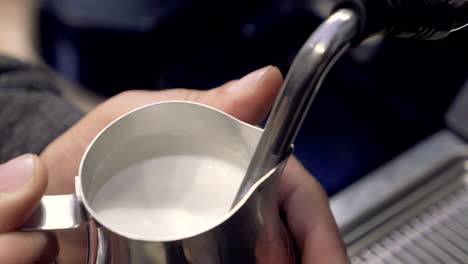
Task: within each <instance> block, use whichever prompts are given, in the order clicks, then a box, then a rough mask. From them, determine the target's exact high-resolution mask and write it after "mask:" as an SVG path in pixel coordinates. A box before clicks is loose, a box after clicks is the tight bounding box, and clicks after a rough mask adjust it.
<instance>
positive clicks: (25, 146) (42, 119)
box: [0, 56, 83, 163]
mask: <svg viewBox="0 0 468 264" xmlns="http://www.w3.org/2000/svg"><path fill="white" fill-rule="evenodd" d="M60 83H61V82H58V79H57V76H56V75H55V74H54V73H53V72H52V71H51V70H49V69H47V68H45V67H42V66H36V65H31V64H27V63H24V62H21V61H18V60H16V59H13V58H10V57H5V56H0V163H3V162H5V161H7V160H9V159H11V158H13V157H16V156H18V155H21V154H23V153H37V154H39V153H40V152H41V151H42V150H43V149H44V148H45V147H46V146H47V145H48V144H49V143H50V142H51V141H52V140H54V139H55V138H57V137H58V136H59V135H60V134H61V133H63V132H64V131H65V130H66V129H68V128H69V127H70V126H71V125H73V124H74V123H75V122H76V121H78V120H79V119H80V118H81V117H82V116H83V113H82V112H81V111H80V110H78V109H77V108H76V107H74V106H73V105H71V104H70V103H68V102H67V101H65V100H64V99H63V98H62V97H61V96H60V87H59V85H60Z"/></svg>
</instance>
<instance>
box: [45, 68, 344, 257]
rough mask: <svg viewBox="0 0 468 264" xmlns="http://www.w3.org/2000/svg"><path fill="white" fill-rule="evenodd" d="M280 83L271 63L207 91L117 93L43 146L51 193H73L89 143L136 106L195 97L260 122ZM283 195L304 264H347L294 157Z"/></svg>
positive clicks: (325, 210) (321, 195) (313, 185)
mask: <svg viewBox="0 0 468 264" xmlns="http://www.w3.org/2000/svg"><path fill="white" fill-rule="evenodd" d="M281 83H282V77H281V73H280V72H279V71H278V69H276V68H274V67H268V68H263V69H261V70H258V71H256V72H254V73H251V74H249V75H247V76H246V77H244V78H242V79H240V80H237V81H232V82H229V83H227V84H225V85H223V86H221V87H219V88H216V89H212V90H209V91H195V90H183V89H175V90H165V91H158V92H150V91H128V92H124V93H122V94H119V95H117V96H115V97H113V98H111V99H109V100H107V101H106V102H104V103H103V104H101V105H100V106H98V107H97V108H96V109H94V110H93V111H91V112H90V113H89V114H88V115H86V116H85V117H84V118H83V119H82V120H81V121H80V122H78V123H77V124H76V125H74V126H73V127H72V128H70V129H69V130H68V131H67V132H65V133H64V134H63V135H62V136H60V137H59V138H57V139H56V140H55V141H54V142H52V143H51V144H50V145H49V146H48V147H47V148H46V149H45V150H44V152H43V153H42V155H41V157H42V158H43V159H44V161H45V163H46V166H47V168H48V169H49V185H48V188H47V192H48V193H49V194H64V193H71V192H73V190H74V186H73V184H74V181H73V179H74V176H76V175H77V174H78V167H79V162H80V160H81V158H82V156H83V154H84V152H85V150H86V148H87V147H88V145H89V144H90V142H91V141H92V140H93V138H94V137H95V136H96V135H97V134H98V133H99V132H100V131H101V130H102V129H103V128H104V127H106V126H107V125H108V124H109V123H110V122H112V121H113V120H115V119H116V118H118V117H119V116H121V115H123V114H125V113H127V112H129V111H131V110H133V109H136V108H138V107H141V106H144V105H147V104H151V103H155V102H160V101H167V100H186V101H195V102H199V103H203V104H206V105H210V106H212V107H214V108H217V109H219V110H221V111H224V112H226V113H228V114H230V115H232V116H235V117H237V118H238V119H240V120H243V121H245V122H248V123H251V124H257V123H259V122H260V121H261V120H262V119H263V118H264V117H265V116H266V114H267V113H268V111H269V109H270V108H271V106H272V104H273V102H274V100H275V98H276V95H277V93H278V91H279V89H280V87H281ZM279 196H280V199H279V206H281V207H282V208H283V209H284V211H285V212H286V215H287V222H288V225H289V229H290V230H291V232H292V234H293V236H294V239H295V240H296V242H297V245H298V246H299V248H300V249H301V251H302V252H303V256H302V259H303V263H345V262H346V257H345V253H344V248H343V245H342V243H341V240H340V237H339V232H338V229H337V227H336V224H335V222H334V220H333V217H332V214H331V212H330V209H329V207H328V200H327V197H326V194H325V192H324V191H323V189H322V188H321V187H320V185H319V183H318V182H317V181H315V179H314V178H313V177H312V176H311V175H310V174H309V173H308V172H307V171H306V170H305V169H304V168H303V167H302V166H301V165H300V163H299V162H298V161H297V160H296V159H295V158H292V159H291V160H290V162H289V163H288V165H287V167H286V169H285V171H284V173H283V175H282V178H281V180H280V195H279ZM66 263H71V260H70V261H66Z"/></svg>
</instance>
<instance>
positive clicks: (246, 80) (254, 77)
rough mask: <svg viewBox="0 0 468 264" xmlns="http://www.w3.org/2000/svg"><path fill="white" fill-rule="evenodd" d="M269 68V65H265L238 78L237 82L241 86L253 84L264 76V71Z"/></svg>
mask: <svg viewBox="0 0 468 264" xmlns="http://www.w3.org/2000/svg"><path fill="white" fill-rule="evenodd" d="M270 68H271V66H266V67H263V68H261V69H258V70H256V71H254V72H251V73H249V74H247V75H246V76H244V77H242V79H240V80H239V84H241V85H242V86H251V85H255V84H256V83H257V82H259V81H260V80H261V79H262V78H263V76H265V73H267V72H268V70H269V69H270Z"/></svg>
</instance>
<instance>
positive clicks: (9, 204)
mask: <svg viewBox="0 0 468 264" xmlns="http://www.w3.org/2000/svg"><path fill="white" fill-rule="evenodd" d="M0 174H1V177H0V178H1V179H2V182H1V183H3V184H4V185H9V186H10V189H7V191H3V192H1V191H0V212H2V214H0V233H2V232H7V231H11V230H14V229H16V228H18V227H19V226H21V225H22V224H23V223H24V222H25V221H26V219H27V218H28V217H29V216H30V215H31V214H32V213H33V212H34V209H35V208H36V206H37V204H38V203H39V201H40V199H41V198H42V196H43V194H44V191H45V189H46V187H47V170H46V168H45V166H44V164H43V163H42V161H41V160H40V159H39V157H38V156H37V155H34V154H26V155H23V156H20V157H18V158H16V159H14V160H12V161H10V162H7V163H5V164H3V165H2V169H1V170H0ZM26 175H27V176H26ZM18 181H19V182H20V183H19V182H18ZM1 183H0V184H1ZM11 186H16V187H14V189H11V188H13V187H11Z"/></svg>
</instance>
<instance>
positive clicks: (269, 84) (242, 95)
mask: <svg viewBox="0 0 468 264" xmlns="http://www.w3.org/2000/svg"><path fill="white" fill-rule="evenodd" d="M282 83H283V77H282V75H281V72H280V71H279V70H278V68H276V67H273V66H268V67H265V68H262V69H259V70H257V71H254V72H252V73H250V74H248V75H246V76H244V77H243V78H242V79H240V80H238V81H232V82H229V83H226V84H225V85H223V86H220V87H218V88H216V89H212V90H209V91H207V92H201V91H193V94H192V96H194V97H195V98H193V100H191V101H197V102H200V103H203V104H207V105H210V106H212V107H214V108H217V109H219V110H221V111H224V112H226V113H228V114H230V115H232V116H235V117H237V118H238V119H240V120H242V121H244V122H248V123H251V124H257V123H259V122H260V121H262V119H264V118H265V116H266V115H267V113H268V111H269V110H270V108H271V106H272V105H273V103H274V101H275V98H276V96H277V94H278V92H279V90H280V88H281V84H282Z"/></svg>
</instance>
